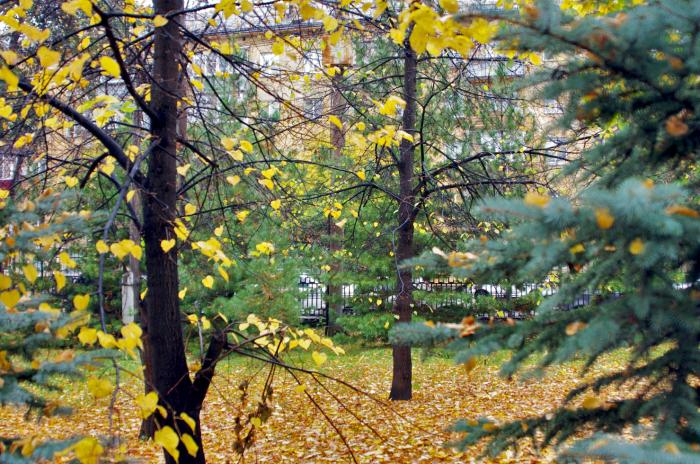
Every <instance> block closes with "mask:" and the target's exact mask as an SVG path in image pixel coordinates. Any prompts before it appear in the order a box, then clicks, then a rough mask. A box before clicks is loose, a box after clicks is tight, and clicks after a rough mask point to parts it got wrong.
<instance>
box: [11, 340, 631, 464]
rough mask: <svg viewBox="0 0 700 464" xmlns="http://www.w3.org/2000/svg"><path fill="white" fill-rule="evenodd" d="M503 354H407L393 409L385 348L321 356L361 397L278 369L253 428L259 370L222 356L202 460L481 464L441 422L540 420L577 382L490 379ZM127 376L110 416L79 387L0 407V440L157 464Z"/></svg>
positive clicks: (564, 372) (537, 455)
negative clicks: (239, 446) (407, 396)
mask: <svg viewBox="0 0 700 464" xmlns="http://www.w3.org/2000/svg"><path fill="white" fill-rule="evenodd" d="M504 356H507V354H505V353H504V354H502V355H501V356H500V359H499V357H492V358H490V359H487V360H482V361H480V363H479V364H478V365H477V366H476V368H474V370H472V371H471V372H469V373H468V372H466V370H465V369H464V367H463V366H456V365H454V363H453V362H452V361H451V359H450V358H449V356H446V355H444V354H441V353H438V354H437V355H434V356H430V357H428V358H427V359H423V360H421V354H420V352H419V351H416V352H415V361H414V363H415V364H414V389H415V390H414V399H413V400H412V401H410V402H399V403H390V402H388V401H386V397H387V392H388V391H389V386H390V384H391V370H390V366H391V351H390V350H388V349H372V350H369V349H364V350H350V351H349V353H348V354H346V355H344V356H340V357H329V359H328V361H327V362H326V363H325V364H324V365H323V366H322V368H321V371H322V372H324V373H326V374H328V375H330V376H333V377H336V378H338V379H342V380H343V381H344V382H347V383H348V385H351V386H352V387H353V388H357V389H358V390H361V391H362V393H358V391H355V390H353V388H350V387H348V386H347V385H343V384H342V383H338V382H336V381H333V380H330V379H328V378H322V377H318V376H316V377H315V379H317V380H318V381H316V380H314V378H312V377H311V376H309V375H308V374H304V373H303V372H297V373H296V374H295V375H296V376H297V378H298V379H299V380H300V381H301V384H302V385H303V386H300V385H299V384H298V383H297V381H296V380H295V379H294V377H293V376H292V375H290V373H288V372H285V371H284V370H281V369H279V368H277V369H276V370H275V373H274V375H275V381H274V384H273V395H272V400H271V402H270V406H271V411H270V412H271V414H270V415H269V418H267V420H266V421H264V422H260V421H258V419H253V420H252V423H251V420H250V417H249V416H248V414H247V412H250V411H252V410H253V409H254V408H255V407H256V402H257V401H258V400H259V398H260V393H261V388H260V386H261V385H262V383H263V382H264V380H265V378H266V376H267V375H268V373H269V370H270V369H269V366H261V365H260V364H259V363H255V362H252V361H251V360H248V359H241V358H238V359H236V358H233V359H231V360H227V361H225V362H223V364H222V365H221V366H220V369H219V373H218V375H217V378H216V381H215V383H214V384H213V387H212V390H211V392H210V394H209V397H208V399H207V401H206V402H205V409H204V410H203V412H202V423H203V429H202V431H203V438H204V444H205V448H206V449H205V451H206V454H207V457H208V461H209V462H212V463H227V462H231V463H236V462H248V463H253V462H265V463H271V462H275V463H276V462H279V463H299V462H304V463H314V462H353V457H354V459H355V460H356V461H357V462H362V463H409V462H410V463H419V462H425V463H428V462H429V463H435V462H489V461H488V460H486V459H484V458H483V457H481V456H480V452H479V450H478V449H470V450H466V451H462V452H459V451H457V450H454V449H451V448H450V447H449V446H448V445H447V443H448V442H449V440H451V439H455V438H457V437H456V436H455V435H454V434H452V433H451V432H450V431H449V426H450V424H452V423H453V422H454V421H456V420H457V419H460V418H466V419H475V418H478V417H489V418H491V419H493V420H494V421H496V422H504V421H508V420H509V419H513V418H519V417H524V416H530V415H540V414H543V413H546V412H547V411H549V410H551V409H553V408H554V407H555V406H556V405H557V404H559V403H560V402H561V400H562V399H563V397H564V395H565V393H566V392H567V391H568V390H569V389H570V388H572V387H574V386H575V385H576V384H578V383H579V382H580V377H579V366H576V365H567V366H565V367H561V368H557V369H556V370H550V371H549V372H548V373H547V375H546V376H545V377H544V378H538V379H528V380H524V379H516V380H511V381H508V380H505V379H503V378H501V377H499V376H498V375H497V373H498V369H497V365H498V363H499V361H500V360H502V357H504ZM292 360H293V361H294V362H295V363H296V364H298V365H302V366H304V367H306V368H309V369H314V368H315V367H316V366H315V364H314V362H313V361H312V360H311V357H310V356H305V355H303V354H302V355H298V356H297V357H295V358H293V359H290V361H292ZM621 362H622V361H621V360H620V359H617V358H608V359H606V360H605V361H603V362H601V363H600V364H599V365H598V366H597V367H595V368H594V369H595V370H598V371H600V370H609V369H613V368H617V367H619V364H620V363H621ZM125 368H126V369H135V368H136V366H135V365H133V364H131V365H126V366H125ZM107 375H110V374H107ZM130 378H131V377H130V376H129V374H128V373H127V372H125V371H122V372H121V381H120V385H121V390H120V392H119V395H118V399H117V402H116V404H115V405H114V409H113V412H112V413H111V414H110V399H109V398H104V399H100V400H94V399H93V398H91V397H90V395H89V394H88V393H87V389H85V388H83V386H81V385H80V384H76V383H70V384H69V385H68V390H67V394H64V395H63V397H62V398H61V400H62V401H63V402H67V403H69V404H71V405H72V406H73V407H74V408H75V415H74V416H72V417H70V418H61V417H53V418H49V419H46V418H44V419H42V420H41V421H39V422H36V421H33V420H29V421H27V420H26V419H25V417H24V412H25V411H24V410H21V409H11V408H6V407H4V408H1V409H0V435H6V436H7V435H9V436H12V435H16V434H17V433H18V431H21V433H22V435H28V434H40V435H41V436H43V437H47V436H49V437H55V438H63V437H67V436H71V435H75V434H79V435H92V436H95V437H102V438H104V437H106V436H108V435H110V434H116V435H117V436H118V438H119V440H120V441H121V446H120V452H121V453H120V454H122V455H123V456H126V457H128V458H129V459H130V460H132V461H133V462H161V461H162V457H161V452H160V450H159V449H157V447H156V446H154V445H153V444H152V443H149V442H144V441H141V440H139V438H138V433H139V427H140V420H139V416H138V408H137V406H136V404H135V402H134V398H135V397H136V396H137V395H138V394H139V393H140V392H141V388H142V387H141V384H140V383H139V382H138V381H136V380H130ZM244 392H245V395H244ZM244 396H245V399H242V398H243V397H244ZM242 404H245V405H244V406H242ZM110 423H111V428H110ZM251 429H254V436H255V440H254V442H253V444H252V446H251V447H250V448H248V450H247V451H246V452H245V455H244V456H243V457H241V456H240V455H239V454H237V453H236V451H235V449H234V446H235V443H236V437H237V436H245V434H247V433H248V431H250V430H251ZM116 454H117V453H115V455H116ZM553 455H554V453H553V451H552V450H544V451H536V450H534V449H533V447H532V444H530V443H523V446H522V448H521V449H520V450H518V451H517V452H513V453H511V454H509V455H506V456H501V457H499V458H498V459H497V460H493V462H499V463H501V462H505V463H508V462H528V463H530V462H551V461H552V460H553Z"/></svg>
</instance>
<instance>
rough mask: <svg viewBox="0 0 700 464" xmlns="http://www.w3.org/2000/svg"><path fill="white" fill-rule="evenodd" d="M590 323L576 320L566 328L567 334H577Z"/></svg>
mask: <svg viewBox="0 0 700 464" xmlns="http://www.w3.org/2000/svg"><path fill="white" fill-rule="evenodd" d="M587 325H588V324H586V323H585V322H581V321H574V322H572V323H570V324H568V325H567V326H566V329H565V330H564V331H565V333H566V335H568V336H569V337H571V336H572V335H575V334H576V333H577V332H578V331H579V330H583V329H585V328H586V326H587Z"/></svg>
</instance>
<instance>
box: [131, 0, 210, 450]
mask: <svg viewBox="0 0 700 464" xmlns="http://www.w3.org/2000/svg"><path fill="white" fill-rule="evenodd" d="M183 8H184V4H183V0H155V1H154V14H156V15H163V16H167V14H168V13H170V12H173V11H179V10H182V9H183ZM178 21H179V20H178V19H176V18H172V19H171V20H170V21H169V22H168V23H167V24H166V25H165V26H163V27H159V28H156V30H155V35H154V37H155V38H154V57H153V85H152V99H151V101H152V103H151V105H152V109H153V111H154V113H155V115H156V118H154V119H153V120H152V121H151V129H150V131H151V135H152V136H153V139H154V140H155V141H156V143H157V145H156V146H155V147H154V149H153V150H152V153H151V155H150V158H149V163H148V176H147V180H146V186H145V188H146V194H145V195H144V198H143V221H144V223H143V235H144V244H145V254H146V273H147V277H148V293H147V295H146V302H145V305H146V308H145V311H144V313H145V321H144V322H145V326H146V328H147V332H146V334H145V335H146V337H147V338H148V345H149V347H150V349H148V350H146V355H147V357H148V358H149V359H147V362H146V366H147V367H150V368H151V372H150V376H149V377H150V378H151V381H152V382H153V387H154V389H155V390H156V391H157V392H158V395H159V397H160V398H161V402H162V404H163V406H165V408H166V409H167V410H168V417H167V419H164V420H163V421H162V423H161V425H170V426H173V428H175V427H174V425H175V422H176V421H177V425H178V426H177V428H176V430H180V431H181V432H184V431H188V427H187V425H186V424H185V423H184V422H183V421H181V420H178V416H179V415H180V414H181V413H183V412H185V413H187V414H188V415H189V416H190V417H192V418H193V419H194V420H195V422H196V431H195V433H193V434H192V435H193V437H194V439H195V442H196V443H197V445H198V446H199V450H198V453H197V456H196V457H191V456H190V455H189V454H188V453H187V450H186V449H185V447H184V446H183V445H182V442H180V447H179V450H180V458H179V462H180V464H189V463H197V464H199V463H204V462H205V460H204V451H203V449H202V443H201V433H200V423H199V411H200V409H201V402H202V401H203V399H204V397H203V396H201V398H200V397H199V395H196V394H195V391H194V388H193V385H192V382H191V380H190V377H189V371H188V369H187V360H186V357H185V345H184V340H183V335H182V326H181V315H180V300H179V298H178V268H177V248H173V249H171V250H170V251H169V252H168V253H164V252H163V250H162V249H161V246H160V243H161V241H162V240H168V239H171V238H173V236H174V232H173V221H174V220H175V218H176V217H177V210H176V201H177V170H176V168H177V157H176V155H177V126H178V111H177V102H178V95H179V93H180V90H181V86H180V83H179V78H180V70H179V66H180V65H179V62H180V52H181V49H182V38H181V33H180V29H179V25H178ZM165 461H166V463H174V462H175V460H174V459H173V458H172V457H171V456H170V455H169V454H168V453H165Z"/></svg>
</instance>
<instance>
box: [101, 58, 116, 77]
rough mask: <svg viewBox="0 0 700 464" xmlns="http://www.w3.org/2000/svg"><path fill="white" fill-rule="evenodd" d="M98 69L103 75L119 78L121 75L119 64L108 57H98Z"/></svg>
mask: <svg viewBox="0 0 700 464" xmlns="http://www.w3.org/2000/svg"><path fill="white" fill-rule="evenodd" d="M100 67H102V69H103V70H104V74H106V75H108V76H112V77H119V76H120V75H121V71H120V69H119V64H118V63H117V61H116V60H115V59H114V58H112V57H110V56H102V57H100Z"/></svg>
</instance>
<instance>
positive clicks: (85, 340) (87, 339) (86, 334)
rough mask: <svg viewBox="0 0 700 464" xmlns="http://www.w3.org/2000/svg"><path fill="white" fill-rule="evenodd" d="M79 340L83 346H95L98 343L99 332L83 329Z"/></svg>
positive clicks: (87, 328)
mask: <svg viewBox="0 0 700 464" xmlns="http://www.w3.org/2000/svg"><path fill="white" fill-rule="evenodd" d="M78 340H80V343H82V344H83V345H94V344H95V342H96V341H97V330H95V329H91V328H89V327H81V328H80V333H79V334H78Z"/></svg>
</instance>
